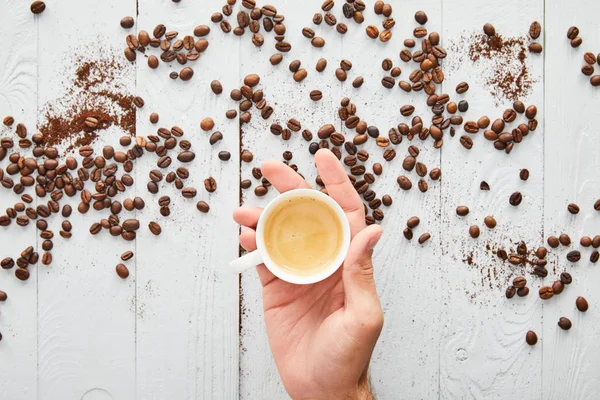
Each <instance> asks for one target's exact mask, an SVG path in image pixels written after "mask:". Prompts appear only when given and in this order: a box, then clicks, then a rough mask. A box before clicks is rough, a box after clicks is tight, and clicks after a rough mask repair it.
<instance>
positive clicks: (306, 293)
mask: <svg viewBox="0 0 600 400" xmlns="http://www.w3.org/2000/svg"><path fill="white" fill-rule="evenodd" d="M315 162H316V165H317V169H318V171H319V175H320V176H321V179H322V180H323V183H324V184H325V187H326V188H327V192H328V194H329V195H330V196H331V197H332V198H333V199H334V200H335V201H337V202H338V204H339V205H340V206H341V207H342V209H343V210H344V211H345V213H346V216H347V217H348V220H349V222H350V228H351V231H352V242H351V245H350V250H349V251H348V255H347V257H346V260H345V261H344V263H343V265H342V267H341V268H340V269H339V270H338V271H337V272H336V273H334V274H333V275H332V276H330V277H329V278H327V279H326V280H324V281H321V282H318V283H316V284H312V285H294V284H291V283H287V282H285V281H282V280H281V279H278V278H276V277H275V276H274V275H273V274H272V273H271V272H270V271H269V270H268V269H267V268H266V267H265V266H264V265H259V266H258V267H257V272H258V276H259V279H260V281H261V284H262V286H263V289H262V290H263V293H262V294H263V308H264V316H265V325H266V328H267V334H268V337H269V344H270V346H271V351H272V352H273V357H274V359H275V363H276V365H277V369H278V370H279V374H280V376H281V379H282V381H283V385H284V387H285V389H286V390H287V392H288V394H289V395H290V396H291V397H292V398H293V399H302V400H309V399H310V400H321V399H328V400H336V399H345V400H346V399H347V400H350V399H352V400H353V399H359V400H367V399H373V395H372V393H371V391H370V388H369V382H368V369H369V362H370V360H371V355H372V352H373V348H374V347H375V343H376V342H377V339H378V338H379V334H380V333H381V329H382V327H383V312H382V309H381V304H380V301H379V297H378V295H377V291H376V290H375V281H374V279H373V263H372V259H371V257H372V253H373V249H374V248H375V246H376V245H377V242H378V241H379V239H380V238H381V234H382V230H381V228H380V227H379V226H378V225H371V226H369V227H367V226H366V225H365V214H364V209H363V204H362V202H361V200H360V197H359V195H358V193H356V191H355V190H354V188H353V186H352V184H351V183H350V181H349V179H348V177H347V175H346V172H345V171H344V168H343V166H342V165H341V164H340V162H339V160H338V159H337V158H336V157H335V155H333V153H331V152H330V151H329V150H325V149H322V150H319V151H318V152H317V153H316V155H315ZM261 170H262V173H263V176H264V177H265V178H267V179H268V180H269V182H271V184H272V185H273V187H275V188H276V189H277V190H278V191H279V192H280V193H284V192H286V191H289V190H293V189H298V188H310V185H309V184H308V183H307V182H306V181H305V180H304V179H302V177H300V175H298V174H297V173H296V172H294V170H292V169H291V168H289V167H288V166H287V165H285V164H283V163H281V162H277V161H267V162H265V163H264V164H263V165H262V168H261ZM261 212H262V209H260V208H254V207H241V208H239V209H237V210H236V211H235V212H234V219H235V221H236V222H237V223H239V224H240V225H242V226H244V227H246V229H245V230H244V231H242V233H241V235H240V244H241V245H242V247H244V249H246V250H248V251H253V250H255V249H256V231H255V228H256V225H257V223H258V219H259V217H260V215H261Z"/></svg>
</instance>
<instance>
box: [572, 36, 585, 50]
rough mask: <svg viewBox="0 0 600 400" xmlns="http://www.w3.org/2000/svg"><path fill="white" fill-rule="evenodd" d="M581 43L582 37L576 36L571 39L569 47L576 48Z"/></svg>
mask: <svg viewBox="0 0 600 400" xmlns="http://www.w3.org/2000/svg"><path fill="white" fill-rule="evenodd" d="M581 43H583V39H582V38H581V37H579V36H578V37H576V38H575V39H573V40H571V47H573V48H577V47H579V46H581Z"/></svg>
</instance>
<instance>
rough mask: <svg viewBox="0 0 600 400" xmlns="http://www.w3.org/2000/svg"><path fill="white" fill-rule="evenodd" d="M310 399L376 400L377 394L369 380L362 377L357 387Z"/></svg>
mask: <svg viewBox="0 0 600 400" xmlns="http://www.w3.org/2000/svg"><path fill="white" fill-rule="evenodd" d="M304 400H308V399H304ZM310 400H375V396H374V395H373V392H372V390H371V385H370V383H369V380H368V379H361V381H360V382H359V383H358V385H357V386H356V387H355V388H353V389H352V390H348V391H347V392H345V393H344V394H329V395H326V396H324V397H319V398H316V399H310Z"/></svg>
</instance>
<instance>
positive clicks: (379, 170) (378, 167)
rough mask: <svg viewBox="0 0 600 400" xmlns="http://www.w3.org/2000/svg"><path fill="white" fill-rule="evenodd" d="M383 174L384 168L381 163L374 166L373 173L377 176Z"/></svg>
mask: <svg viewBox="0 0 600 400" xmlns="http://www.w3.org/2000/svg"><path fill="white" fill-rule="evenodd" d="M382 172H383V166H382V165H381V164H380V163H375V164H373V173H374V174H375V175H381V174H382Z"/></svg>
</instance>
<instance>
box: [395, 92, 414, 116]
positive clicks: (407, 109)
mask: <svg viewBox="0 0 600 400" xmlns="http://www.w3.org/2000/svg"><path fill="white" fill-rule="evenodd" d="M392 87H393V85H392ZM414 111H415V107H414V106H412V105H409V104H407V105H404V106H402V107H400V114H402V115H403V116H405V117H408V116H409V115H412V113H413V112H414Z"/></svg>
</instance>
